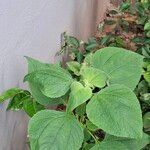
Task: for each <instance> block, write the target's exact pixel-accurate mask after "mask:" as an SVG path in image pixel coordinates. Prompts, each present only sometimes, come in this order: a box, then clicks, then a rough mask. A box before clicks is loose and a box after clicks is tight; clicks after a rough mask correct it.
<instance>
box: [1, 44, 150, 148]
mask: <svg viewBox="0 0 150 150" xmlns="http://www.w3.org/2000/svg"><path fill="white" fill-rule="evenodd" d="M27 60H28V74H27V75H26V76H25V78H24V81H25V82H26V81H27V82H28V83H29V87H30V92H31V94H30V92H28V91H25V90H22V89H17V88H14V89H10V90H8V91H6V92H4V93H3V94H2V95H1V96H0V101H1V102H3V101H4V100H5V99H8V98H11V97H13V98H12V100H11V101H10V104H9V106H8V108H9V109H11V108H18V109H19V108H22V109H24V110H25V111H26V112H27V114H29V115H30V116H33V117H32V118H31V119H30V122H29V126H28V134H29V139H30V146H31V150H50V149H53V150H58V149H59V150H79V149H82V150H89V149H91V150H108V149H109V150H114V149H115V150H131V149H134V150H140V149H141V148H143V147H144V146H145V145H146V144H147V143H149V140H150V139H149V136H148V135H147V134H145V133H143V123H142V112H141V108H140V104H139V101H138V99H137V97H136V95H135V94H134V92H133V90H134V89H135V87H136V85H137V84H138V82H139V80H140V77H141V74H142V64H143V57H142V56H140V55H139V54H136V53H133V52H130V51H127V50H125V49H121V48H115V47H107V48H103V49H101V50H98V51H96V52H95V53H92V54H89V55H87V56H86V57H85V59H84V61H83V63H78V62H77V61H70V62H68V63H67V68H66V69H63V68H62V67H61V66H60V65H58V64H46V63H42V62H39V61H37V60H34V59H32V58H29V57H27ZM18 97H20V98H18ZM54 104H63V105H64V106H65V107H64V109H63V110H62V111H56V110H48V109H45V107H44V106H47V105H54ZM43 109H44V110H43Z"/></svg>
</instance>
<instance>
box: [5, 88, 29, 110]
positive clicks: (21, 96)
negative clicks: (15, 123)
mask: <svg viewBox="0 0 150 150" xmlns="http://www.w3.org/2000/svg"><path fill="white" fill-rule="evenodd" d="M30 96H31V95H30V93H29V92H26V91H24V92H23V91H22V92H21V93H18V94H16V95H15V96H14V97H13V98H12V99H11V100H10V101H9V104H8V106H7V110H10V109H11V110H20V109H22V108H23V101H24V100H25V99H26V98H29V97H30Z"/></svg>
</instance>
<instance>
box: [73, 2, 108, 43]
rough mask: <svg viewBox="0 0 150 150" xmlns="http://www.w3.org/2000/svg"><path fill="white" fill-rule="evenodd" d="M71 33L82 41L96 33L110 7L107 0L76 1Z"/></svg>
mask: <svg viewBox="0 0 150 150" xmlns="http://www.w3.org/2000/svg"><path fill="white" fill-rule="evenodd" d="M74 3H75V13H74V24H73V26H74V28H73V30H74V31H73V33H74V36H76V37H77V38H79V39H82V40H84V41H86V40H87V38H88V37H89V36H92V35H94V34H95V33H96V31H97V26H98V24H99V22H100V21H101V20H103V18H104V16H105V11H106V9H107V8H108V7H109V6H110V2H109V0H86V1H85V0H76V1H75V2H74Z"/></svg>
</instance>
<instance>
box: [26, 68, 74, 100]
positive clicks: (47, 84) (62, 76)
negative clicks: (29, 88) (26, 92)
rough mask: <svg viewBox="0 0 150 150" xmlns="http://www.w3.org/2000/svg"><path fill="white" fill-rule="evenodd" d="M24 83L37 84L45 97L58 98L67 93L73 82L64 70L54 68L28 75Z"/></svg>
mask: <svg viewBox="0 0 150 150" xmlns="http://www.w3.org/2000/svg"><path fill="white" fill-rule="evenodd" d="M24 81H29V83H30V82H31V83H35V84H37V85H38V86H39V88H40V90H41V92H42V93H43V94H44V95H45V96H47V97H50V98H58V97H61V96H63V95H65V94H66V93H67V91H68V90H69V89H70V85H71V83H72V81H73V80H72V78H71V75H69V74H68V73H67V72H66V71H65V70H64V69H62V68H58V67H55V66H53V67H51V68H50V69H49V70H46V69H45V70H39V71H35V72H32V73H30V74H28V75H27V76H26V77H25V78H24Z"/></svg>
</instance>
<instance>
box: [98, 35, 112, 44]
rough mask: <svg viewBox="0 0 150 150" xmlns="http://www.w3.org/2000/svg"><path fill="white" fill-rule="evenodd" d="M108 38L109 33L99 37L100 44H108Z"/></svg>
mask: <svg viewBox="0 0 150 150" xmlns="http://www.w3.org/2000/svg"><path fill="white" fill-rule="evenodd" d="M110 38H111V36H110V35H106V36H104V37H103V38H102V39H101V41H100V43H101V45H106V44H108V43H109V41H110Z"/></svg>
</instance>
